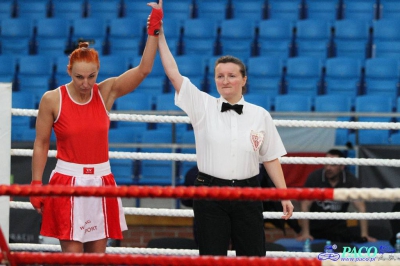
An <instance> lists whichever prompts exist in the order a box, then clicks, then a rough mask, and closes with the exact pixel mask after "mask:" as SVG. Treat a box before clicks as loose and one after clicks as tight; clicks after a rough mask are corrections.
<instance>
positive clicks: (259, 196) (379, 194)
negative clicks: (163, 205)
mask: <svg viewBox="0 0 400 266" xmlns="http://www.w3.org/2000/svg"><path fill="white" fill-rule="evenodd" d="M0 195H7V196H97V197H127V198H129V197H133V198H153V197H158V198H196V199H219V200H263V201H264V200H289V199H290V200H294V199H296V200H335V201H355V200H363V201H392V202H395V201H396V202H397V201H400V188H351V189H348V188H335V189H331V188H287V189H282V188H259V187H257V188H256V187H254V188H253V187H193V186H189V187H183V186H179V187H172V186H167V187H161V186H119V187H111V186H106V187H66V186H60V185H54V186H53V185H51V186H49V185H45V186H31V185H11V186H10V185H0Z"/></svg>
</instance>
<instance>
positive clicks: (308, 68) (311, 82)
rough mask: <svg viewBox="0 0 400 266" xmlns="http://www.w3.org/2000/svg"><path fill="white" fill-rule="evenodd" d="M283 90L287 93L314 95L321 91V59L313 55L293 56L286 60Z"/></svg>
mask: <svg viewBox="0 0 400 266" xmlns="http://www.w3.org/2000/svg"><path fill="white" fill-rule="evenodd" d="M286 66H287V71H286V75H285V82H284V86H285V90H286V93H288V94H305V95H309V96H316V95H318V94H320V92H321V82H322V68H323V63H322V61H321V60H319V59H317V58H314V57H293V58H289V59H288V60H287V64H286Z"/></svg>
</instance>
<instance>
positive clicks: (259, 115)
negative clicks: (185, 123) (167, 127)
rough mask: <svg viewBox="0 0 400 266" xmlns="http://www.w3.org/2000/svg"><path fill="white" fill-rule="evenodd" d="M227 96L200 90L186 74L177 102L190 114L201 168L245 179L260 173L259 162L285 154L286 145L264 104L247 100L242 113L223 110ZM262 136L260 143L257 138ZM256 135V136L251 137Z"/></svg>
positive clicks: (222, 176) (201, 169) (205, 171)
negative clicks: (255, 103)
mask: <svg viewBox="0 0 400 266" xmlns="http://www.w3.org/2000/svg"><path fill="white" fill-rule="evenodd" d="M222 102H227V101H226V100H225V99H224V98H222V97H220V98H215V97H213V96H211V95H209V94H207V93H205V92H202V91H200V90H198V89H197V88H196V87H195V86H194V85H193V84H192V83H191V82H190V80H189V79H188V78H186V77H184V80H183V83H182V87H181V89H180V91H179V94H177V93H175V104H176V105H177V106H178V107H180V108H181V109H182V110H183V111H185V112H186V114H187V115H188V116H189V118H190V121H191V123H192V126H193V129H194V134H195V139H196V156H197V166H198V168H199V171H200V172H203V173H205V174H208V175H211V176H214V177H218V178H222V179H246V178H250V177H253V176H255V175H257V174H258V173H259V163H261V162H266V161H271V160H274V159H277V158H279V157H281V156H283V155H285V154H286V150H285V147H284V145H283V143H282V140H281V138H280V136H279V133H278V131H277V129H276V127H275V125H274V123H273V121H272V117H271V115H270V114H269V112H268V111H267V110H265V109H264V108H262V107H260V106H257V105H254V104H251V103H248V102H246V101H245V100H244V97H242V99H241V100H240V101H239V102H238V103H237V104H243V113H242V114H241V115H239V114H238V113H236V112H235V111H234V110H229V111H226V112H223V113H222V112H221V106H222ZM257 137H258V140H261V139H262V138H263V140H262V142H261V141H260V143H261V144H258V143H257V141H254V140H257ZM252 139H253V140H252Z"/></svg>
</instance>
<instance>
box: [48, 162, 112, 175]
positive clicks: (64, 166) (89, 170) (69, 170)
mask: <svg viewBox="0 0 400 266" xmlns="http://www.w3.org/2000/svg"><path fill="white" fill-rule="evenodd" d="M54 171H56V172H58V173H61V174H64V175H70V176H82V175H85V176H105V175H108V174H111V167H110V162H109V161H107V162H104V163H99V164H77V163H69V162H66V161H63V160H57V165H56V168H55V169H54Z"/></svg>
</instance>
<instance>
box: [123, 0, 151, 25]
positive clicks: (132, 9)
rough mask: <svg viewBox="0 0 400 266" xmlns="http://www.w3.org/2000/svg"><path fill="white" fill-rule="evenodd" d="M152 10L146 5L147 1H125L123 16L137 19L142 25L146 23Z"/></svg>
mask: <svg viewBox="0 0 400 266" xmlns="http://www.w3.org/2000/svg"><path fill="white" fill-rule="evenodd" d="M150 12H151V8H150V7H149V6H148V5H147V4H146V2H145V1H135V0H129V1H123V5H122V16H123V17H128V18H135V19H137V20H138V21H139V22H140V23H146V21H147V18H148V16H149V15H150Z"/></svg>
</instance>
